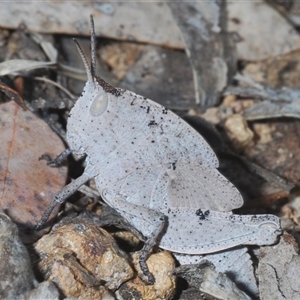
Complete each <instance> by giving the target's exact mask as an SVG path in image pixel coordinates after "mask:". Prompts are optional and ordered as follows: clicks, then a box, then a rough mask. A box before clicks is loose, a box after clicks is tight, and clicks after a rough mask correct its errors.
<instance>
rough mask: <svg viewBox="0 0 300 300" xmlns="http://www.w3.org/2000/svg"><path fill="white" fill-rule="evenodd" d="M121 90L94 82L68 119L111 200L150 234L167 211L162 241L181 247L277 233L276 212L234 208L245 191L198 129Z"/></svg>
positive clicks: (226, 244)
mask: <svg viewBox="0 0 300 300" xmlns="http://www.w3.org/2000/svg"><path fill="white" fill-rule="evenodd" d="M116 91H118V92H115V93H109V92H106V91H105V90H104V89H103V88H102V87H101V85H100V84H99V82H98V81H97V80H95V82H93V83H89V82H88V83H87V84H86V86H85V88H84V91H83V94H82V96H81V97H80V98H79V99H78V100H77V102H76V104H75V106H74V108H73V109H72V110H71V113H70V118H69V119H68V126H67V140H68V143H69V146H70V147H71V149H72V150H73V153H75V154H77V155H78V156H82V155H87V167H86V171H87V172H88V173H91V174H92V177H95V180H96V184H97V188H98V189H99V191H100V193H101V195H102V197H103V199H104V200H105V201H106V202H107V203H108V204H109V205H111V206H112V207H114V208H115V209H116V210H117V211H119V212H120V213H121V214H122V215H123V216H124V217H125V218H127V220H128V221H129V222H130V223H131V224H132V225H133V226H134V227H136V228H137V229H138V230H140V231H141V232H142V234H143V235H144V236H146V237H148V236H149V235H151V233H152V232H153V231H154V230H155V228H156V226H157V222H158V220H159V216H160V213H163V214H164V215H165V216H167V220H168V222H167V223H168V224H167V226H166V228H165V229H164V234H163V235H162V237H161V239H160V242H159V246H160V247H162V248H164V249H168V250H171V251H174V252H180V253H189V254H204V253H211V252H215V251H219V250H222V249H226V248H230V247H233V246H236V245H241V244H259V245H261V244H272V243H274V242H275V241H276V238H277V235H278V232H276V229H279V228H280V225H279V220H278V218H277V217H276V216H272V215H260V216H239V215H232V213H231V210H232V209H235V208H238V207H240V206H241V205H242V204H243V199H242V197H241V195H240V193H239V192H238V190H237V189H236V188H235V187H234V186H233V185H232V184H231V183H230V182H229V181H228V180H227V179H226V178H224V177H223V176H222V175H221V174H220V173H219V172H218V171H217V169H216V168H217V167H218V160H217V158H216V155H215V153H214V152H213V150H212V149H211V148H210V147H209V145H208V144H207V143H206V141H205V140H204V139H203V138H202V137H201V136H200V135H199V133H198V132H196V131H195V130H194V129H193V128H192V127H190V126H189V125H188V124H187V123H185V121H183V120H182V119H181V118H180V117H178V116H177V115H175V114H174V113H172V112H171V111H169V110H167V109H166V108H164V107H162V106H161V105H159V104H157V103H156V102H153V101H151V100H149V99H146V98H144V97H142V96H139V95H136V94H135V93H133V92H129V91H125V90H121V89H116ZM116 95H117V96H116ZM103 99H105V100H104V101H106V102H107V103H105V104H103V103H101V102H102V101H103ZM97 102H100V103H99V104H97ZM103 107H105V110H104V109H103ZM97 109H99V110H101V113H100V114H99V113H98V112H97ZM83 112H86V113H83ZM142 207H143V208H146V209H148V212H147V213H144V211H142V210H141V208H142ZM199 209H201V210H202V211H203V214H202V215H201V213H200V214H199ZM139 210H141V212H139ZM156 212H158V213H159V214H157V213H156ZM205 212H206V216H205V214H204V213H205ZM141 214H142V215H141Z"/></svg>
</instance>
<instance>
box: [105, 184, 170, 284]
mask: <svg viewBox="0 0 300 300" xmlns="http://www.w3.org/2000/svg"><path fill="white" fill-rule="evenodd" d="M102 198H103V199H104V200H105V202H106V203H107V204H108V205H110V206H111V207H113V208H114V209H115V210H116V211H118V212H119V213H120V214H121V215H122V216H123V217H124V218H126V219H127V221H128V222H129V223H130V224H131V225H132V226H134V227H135V228H137V229H138V230H139V231H140V232H141V233H142V234H143V235H144V236H146V237H147V241H146V242H145V244H144V247H143V249H142V251H141V254H140V257H139V264H140V267H141V270H142V272H143V274H144V275H145V277H146V280H145V281H146V282H147V283H148V284H153V283H154V282H155V279H154V277H153V275H152V274H151V273H150V271H149V269H148V266H147V264H146V260H147V258H148V256H149V252H150V250H151V249H152V247H153V246H154V245H155V244H156V241H157V240H158V238H159V236H160V234H161V233H162V232H163V230H164V227H165V226H166V223H167V217H166V216H165V215H164V214H163V213H160V212H158V211H156V210H153V209H150V208H147V207H143V206H139V205H136V204H132V203H130V202H127V201H125V200H124V199H123V198H122V197H121V196H120V195H116V194H115V193H114V192H111V191H109V190H104V191H103V192H102Z"/></svg>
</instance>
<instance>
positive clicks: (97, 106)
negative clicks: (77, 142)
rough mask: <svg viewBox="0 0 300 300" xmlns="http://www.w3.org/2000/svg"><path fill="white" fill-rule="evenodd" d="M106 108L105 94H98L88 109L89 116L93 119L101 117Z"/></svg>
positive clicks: (106, 97) (106, 99) (106, 98)
mask: <svg viewBox="0 0 300 300" xmlns="http://www.w3.org/2000/svg"><path fill="white" fill-rule="evenodd" d="M107 106H108V96H107V93H106V92H104V91H103V92H101V93H100V94H98V95H97V96H96V97H95V98H94V100H93V102H92V104H91V107H90V114H91V116H93V117H99V116H100V115H102V114H103V113H104V112H105V111H106V109H107Z"/></svg>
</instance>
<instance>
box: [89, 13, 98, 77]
mask: <svg viewBox="0 0 300 300" xmlns="http://www.w3.org/2000/svg"><path fill="white" fill-rule="evenodd" d="M90 22H91V60H92V61H91V73H92V75H93V76H95V74H96V68H97V57H96V34H95V25H94V18H93V16H92V15H90Z"/></svg>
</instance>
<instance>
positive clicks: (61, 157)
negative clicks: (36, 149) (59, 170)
mask: <svg viewBox="0 0 300 300" xmlns="http://www.w3.org/2000/svg"><path fill="white" fill-rule="evenodd" d="M70 153H72V150H71V149H66V150H65V151H63V152H62V153H60V154H59V155H58V156H57V157H55V158H54V159H52V158H51V157H50V155H48V154H46V153H45V154H43V155H41V156H40V157H39V160H42V159H43V160H45V161H46V162H47V165H48V166H50V167H59V166H60V165H62V163H63V162H64V161H65V159H66V158H67V157H68V155H69V154H70Z"/></svg>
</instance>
